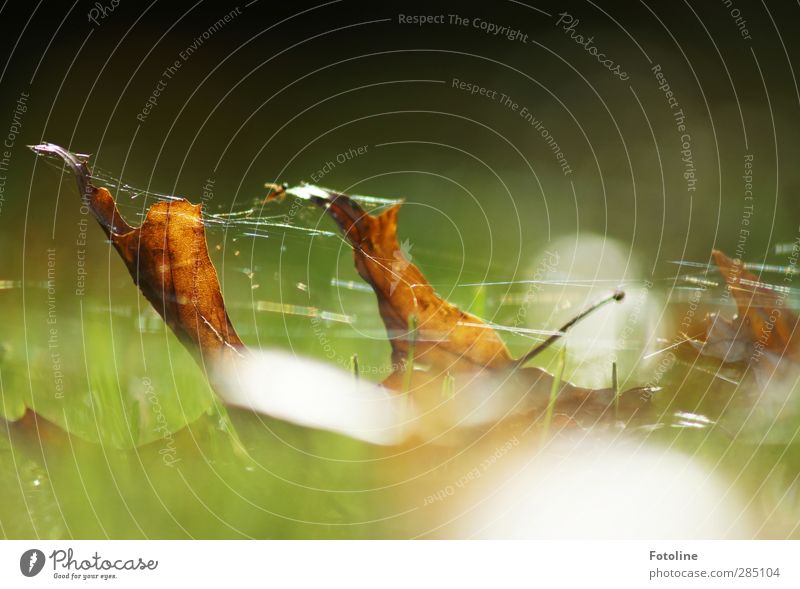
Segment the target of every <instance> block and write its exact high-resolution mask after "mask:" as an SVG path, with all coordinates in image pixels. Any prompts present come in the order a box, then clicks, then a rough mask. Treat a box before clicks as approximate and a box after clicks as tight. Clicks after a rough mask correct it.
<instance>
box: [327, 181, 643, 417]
mask: <svg viewBox="0 0 800 589" xmlns="http://www.w3.org/2000/svg"><path fill="white" fill-rule="evenodd" d="M311 199H312V200H313V202H315V203H316V204H317V205H318V206H321V207H323V208H324V209H325V210H326V211H327V212H328V214H330V215H331V217H333V219H334V220H335V221H336V223H337V224H338V225H339V227H340V228H341V230H342V232H343V233H344V235H345V237H346V238H347V240H348V241H349V242H350V244H351V245H352V246H353V257H354V260H355V265H356V269H357V270H358V273H359V275H360V276H361V277H362V278H363V279H364V280H366V281H367V282H368V283H369V284H370V285H371V286H372V288H373V290H374V292H375V294H376V296H377V298H378V307H379V311H380V314H381V317H382V319H383V322H384V324H385V326H386V330H387V332H388V333H389V337H390V341H391V345H392V359H393V363H394V366H395V370H394V372H393V373H392V374H391V375H390V376H389V377H388V378H387V379H386V380H385V381H384V385H385V386H387V387H388V388H391V389H393V390H396V391H403V390H406V389H407V390H408V391H410V392H411V393H412V394H414V397H415V400H416V401H417V403H418V405H420V412H421V413H423V414H429V415H430V414H432V413H434V412H435V411H437V410H441V409H442V407H443V406H446V405H448V404H450V403H447V402H445V403H443V402H442V398H441V395H438V394H435V393H438V392H440V391H442V390H443V386H444V381H445V379H452V392H453V396H454V397H461V396H467V397H468V398H469V399H470V402H469V403H468V405H471V406H473V407H477V406H479V405H481V403H482V400H485V399H486V398H487V397H492V396H494V397H502V398H501V399H499V400H498V403H497V407H495V408H494V409H493V411H498V412H500V413H492V416H493V418H497V419H503V418H504V415H503V412H507V411H512V408H513V411H514V412H516V413H519V412H529V413H530V415H535V414H541V411H542V410H543V409H544V408H545V407H546V404H547V401H548V399H549V396H550V392H551V388H552V386H553V380H554V377H553V375H551V374H549V373H548V372H547V371H545V370H542V369H540V368H535V367H528V368H521V365H520V363H519V362H517V361H515V360H514V359H513V358H512V357H511V355H510V353H509V351H508V349H507V348H506V346H505V344H504V343H503V341H502V340H501V339H500V337H499V336H498V334H497V332H496V331H495V330H494V329H493V328H492V327H491V326H489V325H487V324H486V323H485V322H484V321H482V320H481V319H479V318H478V317H475V316H474V315H471V314H469V313H466V312H464V311H462V310H460V309H459V308H458V307H456V306H455V305H453V304H451V303H449V302H447V301H445V300H444V299H442V298H441V297H440V296H439V295H438V294H436V292H435V291H434V289H433V287H432V286H431V285H430V284H429V283H428V281H427V280H426V279H425V277H424V275H423V274H422V272H421V271H420V270H419V268H418V267H417V266H416V265H414V264H413V263H411V261H410V260H409V259H408V258H407V256H406V255H405V253H404V252H403V248H402V247H401V245H400V242H399V241H398V238H397V215H398V212H399V210H400V205H399V204H396V205H394V206H392V207H391V208H389V209H387V210H386V211H384V212H383V213H381V214H380V215H377V216H373V215H371V214H369V213H367V212H366V211H365V210H364V209H363V208H362V207H361V206H360V205H359V204H358V203H357V202H355V201H354V200H353V199H351V198H350V197H348V196H347V195H344V194H337V193H330V194H329V196H328V197H327V198H326V197H322V196H315V195H312V196H311ZM621 298H622V295H621V294H620V293H615V294H614V295H613V296H612V297H610V300H620V299H621ZM411 316H413V317H414V318H415V321H414V323H416V330H415V332H414V333H410V332H409V317H411ZM412 338H413V343H414V354H413V357H414V365H415V367H416V366H418V365H419V364H421V365H423V366H424V367H426V368H429V370H413V371H412V373H411V375H410V378H409V375H408V374H407V373H406V369H407V366H406V362H405V359H406V356H407V354H408V351H409V346H410V343H411V341H412ZM526 358H527V356H526ZM482 372H488V373H489V374H488V375H484V374H481V373H482ZM476 390H477V391H478V394H477V395H473V393H474V392H475V391H476ZM653 390H654V389H652V388H651V389H643V388H637V389H631V390H628V391H625V392H624V393H622V394H621V395H619V396H617V395H616V394H615V392H614V391H613V390H612V389H600V390H597V389H590V388H584V387H579V386H576V385H573V384H571V383H569V382H566V381H562V382H561V383H560V387H559V391H558V397H557V404H556V407H557V409H558V410H559V411H563V412H567V413H570V414H578V413H580V414H583V415H592V416H593V417H597V416H599V415H602V414H604V413H606V412H607V411H608V410H609V409H610V408H611V407H612V406H614V404H615V401H616V402H617V405H616V408H617V409H618V410H621V411H624V412H625V413H626V414H627V415H630V414H631V413H632V412H635V411H637V410H638V409H639V408H640V407H641V406H642V405H644V404H646V403H647V401H648V400H649V399H650V396H651V394H652V392H653ZM645 393H647V394H645ZM481 397H482V398H483V399H482V398H481ZM459 411H469V409H462V408H459ZM465 414H466V413H465Z"/></svg>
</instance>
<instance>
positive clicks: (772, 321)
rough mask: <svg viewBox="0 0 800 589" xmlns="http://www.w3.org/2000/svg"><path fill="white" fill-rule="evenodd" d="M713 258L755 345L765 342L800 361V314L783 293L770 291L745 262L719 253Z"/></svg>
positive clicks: (766, 344)
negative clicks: (799, 320)
mask: <svg viewBox="0 0 800 589" xmlns="http://www.w3.org/2000/svg"><path fill="white" fill-rule="evenodd" d="M712 255H713V257H714V262H715V263H716V264H717V266H718V267H719V270H720V272H721V273H722V276H723V277H724V278H725V282H726V284H727V285H728V289H729V290H730V292H731V294H732V295H733V298H734V300H735V301H736V306H737V308H738V310H739V318H740V319H745V318H746V320H747V328H748V331H747V333H748V334H749V335H750V337H751V339H752V340H753V342H754V343H758V342H761V344H762V345H763V346H764V349H765V350H768V351H770V352H772V353H775V354H779V355H783V356H784V357H787V358H791V359H792V360H795V361H797V360H798V359H800V342H799V341H798V338H796V337H794V334H795V328H796V326H797V315H795V313H794V312H793V311H792V310H791V309H790V308H789V307H787V306H786V305H785V304H784V297H782V296H781V293H780V292H778V291H776V290H774V289H771V288H767V285H766V284H764V283H762V282H761V281H760V280H759V278H758V277H757V276H756V275H755V274H753V273H752V272H750V271H748V270H746V269H745V268H744V265H743V263H742V261H741V260H732V259H731V258H729V257H728V256H726V255H725V254H724V253H722V252H721V251H719V250H714V251H713V252H712Z"/></svg>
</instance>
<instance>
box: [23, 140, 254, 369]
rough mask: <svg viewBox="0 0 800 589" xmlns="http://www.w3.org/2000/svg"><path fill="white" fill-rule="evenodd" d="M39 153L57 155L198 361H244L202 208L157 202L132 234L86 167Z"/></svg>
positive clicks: (54, 150) (48, 147) (68, 157)
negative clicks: (229, 358) (211, 252)
mask: <svg viewBox="0 0 800 589" xmlns="http://www.w3.org/2000/svg"><path fill="white" fill-rule="evenodd" d="M35 150H36V151H37V152H39V153H51V154H55V155H58V156H60V157H61V158H62V159H63V160H64V161H65V162H66V163H67V164H68V165H69V166H70V167H71V168H72V170H73V172H74V173H75V178H76V180H77V182H78V188H79V190H80V192H81V195H82V198H83V199H84V202H85V204H86V205H87V206H88V207H89V210H90V211H91V212H92V214H93V215H94V217H95V219H96V220H97V222H98V223H99V224H100V227H102V229H103V231H104V232H105V234H106V235H107V236H108V238H109V239H110V240H111V243H112V244H113V245H114V248H115V249H116V250H117V252H118V253H119V255H120V257H121V258H122V260H123V262H125V266H126V267H127V268H128V271H129V272H130V274H131V278H133V281H134V283H136V284H137V285H138V286H139V288H140V289H141V291H142V294H144V296H145V298H147V300H148V301H149V302H150V304H151V305H153V308H154V309H155V310H156V311H157V312H158V313H159V315H161V317H162V318H163V319H164V321H165V322H166V323H167V325H168V326H169V327H170V329H172V331H173V332H174V333H175V334H176V335H177V336H178V339H179V340H180V341H181V342H182V343H183V344H184V346H185V347H186V348H187V349H188V350H189V351H190V352H191V353H192V354H193V355H195V356H196V357H197V358H198V361H200V362H212V363H216V362H219V361H220V360H222V359H223V358H225V357H227V356H229V355H232V354H233V355H241V353H242V351H243V349H244V344H242V341H241V340H240V339H239V336H238V335H237V334H236V330H235V329H234V328H233V325H231V321H230V319H229V318H228V313H227V312H226V310H225V302H224V300H223V298H222V292H221V291H220V287H219V280H218V279H217V272H216V270H215V269H214V265H213V264H212V263H211V259H210V258H209V257H208V248H207V246H206V237H205V227H204V225H203V220H202V218H201V206H200V205H192V204H191V203H189V202H188V201H186V200H184V199H176V200H170V201H164V202H157V203H155V204H153V205H152V206H151V207H150V209H149V210H148V211H147V214H146V216H145V219H144V222H143V223H142V225H141V226H140V227H136V228H134V227H131V226H130V225H128V224H127V223H126V222H125V220H124V219H123V218H122V216H121V215H120V214H119V211H118V210H117V207H116V205H115V203H114V197H113V196H112V195H111V193H110V192H109V191H108V190H107V189H106V188H103V187H100V188H98V187H95V186H93V185H92V182H91V174H90V172H89V169H88V167H87V165H86V162H84V161H81V160H79V159H78V157H77V156H75V155H74V154H72V153H70V152H69V151H67V150H65V149H63V148H61V147H59V146H58V145H53V144H51V143H46V144H42V145H39V146H36V148H35Z"/></svg>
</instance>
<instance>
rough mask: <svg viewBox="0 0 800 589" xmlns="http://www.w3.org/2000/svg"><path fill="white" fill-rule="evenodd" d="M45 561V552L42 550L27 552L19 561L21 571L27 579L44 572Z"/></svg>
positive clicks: (33, 549)
mask: <svg viewBox="0 0 800 589" xmlns="http://www.w3.org/2000/svg"><path fill="white" fill-rule="evenodd" d="M44 560H45V558H44V552H42V551H41V550H36V549H35V548H32V549H31V550H26V551H25V552H23V553H22V556H21V557H20V559H19V570H20V571H21V572H22V574H23V575H25V576H26V577H35V576H36V575H38V574H39V573H41V572H42V569H43V568H44Z"/></svg>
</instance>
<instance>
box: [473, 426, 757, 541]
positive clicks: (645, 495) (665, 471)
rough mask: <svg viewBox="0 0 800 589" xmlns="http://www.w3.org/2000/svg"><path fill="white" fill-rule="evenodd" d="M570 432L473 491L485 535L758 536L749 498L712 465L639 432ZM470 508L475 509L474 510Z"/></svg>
mask: <svg viewBox="0 0 800 589" xmlns="http://www.w3.org/2000/svg"><path fill="white" fill-rule="evenodd" d="M579 436H580V437H576V436H571V437H567V436H562V437H560V438H559V439H558V440H555V441H551V442H550V443H548V444H547V446H546V447H545V448H544V449H543V450H542V451H541V452H540V453H538V454H535V455H534V454H533V452H529V453H527V454H526V453H525V452H526V451H524V450H523V451H521V453H518V452H514V455H515V456H513V457H512V456H511V455H510V456H509V462H508V463H506V464H505V465H504V467H503V468H502V469H498V471H497V472H492V473H491V477H488V476H487V480H486V481H485V484H484V485H481V486H480V487H479V488H475V489H474V492H472V491H473V490H472V489H471V490H470V491H471V492H470V493H469V494H467V496H465V497H464V498H463V501H462V502H461V506H460V507H461V508H465V515H464V516H463V519H462V521H463V524H462V525H461V526H460V528H461V529H460V534H459V535H463V536H465V537H478V538H620V539H646V538H661V539H749V538H753V537H754V535H755V527H753V525H752V522H751V521H750V519H749V517H748V515H747V512H746V509H745V508H744V503H742V502H740V500H739V498H738V497H737V495H736V493H735V491H734V490H733V489H732V488H731V487H730V486H728V484H727V483H726V482H723V480H722V479H721V478H719V477H718V476H717V475H715V473H714V472H713V471H711V470H709V467H708V465H705V464H703V463H701V462H700V461H698V460H696V459H694V458H692V457H690V456H686V455H684V454H680V453H678V452H675V451H673V450H670V449H667V448H662V447H659V446H652V445H649V444H647V443H642V442H641V441H640V440H638V439H634V438H627V437H626V438H622V437H617V438H606V437H600V438H598V437H597V436H593V435H591V434H588V435H584V434H579ZM466 510H468V512H467V511H466Z"/></svg>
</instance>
